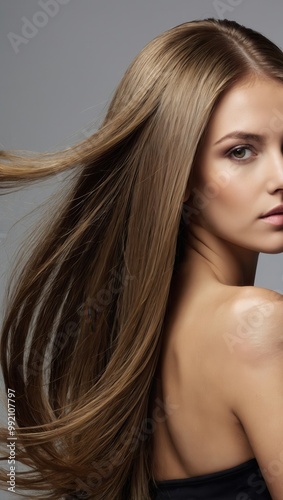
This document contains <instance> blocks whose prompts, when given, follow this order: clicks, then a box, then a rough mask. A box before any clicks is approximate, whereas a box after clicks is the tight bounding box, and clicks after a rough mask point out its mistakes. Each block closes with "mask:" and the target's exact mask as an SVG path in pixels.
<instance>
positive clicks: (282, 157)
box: [267, 146, 283, 193]
mask: <svg viewBox="0 0 283 500" xmlns="http://www.w3.org/2000/svg"><path fill="white" fill-rule="evenodd" d="M267 172H268V174H267V190H268V192H269V193H274V192H275V191H282V193H283V146H282V148H281V150H280V151H276V152H274V153H273V154H272V155H271V156H270V157H269V160H268V167H267Z"/></svg>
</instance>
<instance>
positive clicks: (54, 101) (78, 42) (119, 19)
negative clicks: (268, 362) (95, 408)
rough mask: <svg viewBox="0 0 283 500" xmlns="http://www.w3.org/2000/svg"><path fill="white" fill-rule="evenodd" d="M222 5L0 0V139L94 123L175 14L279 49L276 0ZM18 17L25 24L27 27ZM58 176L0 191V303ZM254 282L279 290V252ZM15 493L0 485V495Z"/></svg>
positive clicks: (282, 277) (40, 138)
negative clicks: (222, 21) (216, 22)
mask: <svg viewBox="0 0 283 500" xmlns="http://www.w3.org/2000/svg"><path fill="white" fill-rule="evenodd" d="M50 3H53V11H52V15H51V14H49V13H46V12H45V14H44V15H42V12H44V8H43V7H42V6H43V5H45V6H47V5H48V4H50ZM63 3H64V4H63ZM54 4H55V7H56V5H57V8H56V10H58V12H55V10H54ZM222 4H224V10H225V12H224V15H223V16H222V15H221V12H220V11H219V10H218V9H217V5H219V2H217V1H216V2H214V1H213V0H142V1H141V0H139V1H138V0H100V1H99V0H80V1H79V0H69V1H68V0H64V1H63V0H57V1H56V0H6V1H5V0H1V1H0V34H1V44H0V68H1V72H0V81H1V85H0V91H1V99H0V147H1V148H4V149H25V150H31V151H48V150H50V149H53V148H57V147H60V146H62V147H65V146H67V145H71V144H72V143H73V142H75V141H77V140H79V139H81V138H82V137H83V135H84V134H85V133H88V132H87V129H88V130H90V126H91V127H92V130H95V129H96V128H97V126H98V124H99V122H100V120H101V118H102V117H103V115H104V112H105V110H106V106H107V104H108V102H109V100H110V98H111V95H112V93H113V91H114V89H115V87H116V85H117V84H118V82H119V80H120V79H121V77H122V75H123V73H124V71H125V70H126V68H127V66H128V65H129V63H130V62H131V60H132V59H133V58H134V56H135V55H136V54H137V53H138V52H139V51H140V50H141V49H142V47H143V46H144V45H145V44H146V43H147V42H148V41H149V40H150V39H152V38H153V37H154V36H156V35H157V34H159V33H161V32H162V31H164V30H166V29H168V28H170V27H172V26H174V25H177V24H180V23H182V22H185V21H189V20H193V19H203V18H206V17H217V18H219V17H226V18H229V19H235V20H236V21H238V22H240V23H242V24H244V25H246V26H250V27H252V28H254V29H256V30H257V31H260V32H262V33H263V34H264V35H266V36H267V37H269V38H270V39H271V40H273V41H274V42H275V43H277V44H278V45H279V46H280V47H281V48H283V31H282V21H283V2H282V1H281V0H268V1H267V0H242V1H241V0H223V1H222ZM23 18H24V19H23ZM26 20H28V21H29V23H32V25H33V27H30V25H29V29H28V32H26V31H24V26H25V25H26V23H27V21H26ZM39 24H40V25H41V26H39ZM11 33H14V35H11ZM15 35H17V36H22V37H23V40H25V41H26V42H27V43H23V40H21V42H22V43H20V45H19V46H18V49H17V50H16V48H15V47H14V46H13V45H12V42H11V38H12V37H13V36H15ZM23 35H24V36H23ZM28 37H29V38H28ZM62 180H63V176H57V177H56V178H55V179H54V178H53V180H52V181H51V180H49V181H44V183H41V184H39V185H37V186H33V187H32V188H28V189H27V188H26V189H24V190H22V191H20V192H18V193H14V194H9V195H7V194H6V195H4V196H1V197H0V277H1V287H0V305H1V304H2V301H3V291H4V289H5V286H6V283H7V280H8V277H9V272H10V270H11V268H12V263H13V258H14V255H15V251H17V250H18V248H19V245H20V243H21V242H22V241H23V238H25V237H26V235H27V232H28V230H29V228H30V227H31V224H32V223H33V222H34V221H35V220H37V218H38V217H39V215H40V211H37V215H36V213H34V214H32V215H28V214H29V212H31V210H33V209H35V208H36V207H38V206H39V204H40V203H42V202H43V201H45V200H48V199H49V197H50V195H51V194H53V193H55V192H56V190H57V189H59V190H60V189H61V188H62ZM23 216H24V218H23V219H22V217H23ZM20 219H21V220H20ZM12 226H13V227H12ZM255 285H258V286H263V287H265V288H270V289H273V290H276V291H279V292H280V293H283V255H282V254H279V255H265V254H261V255H260V258H259V265H258V270H257V274H256V281H255ZM2 305H3V304H2ZM1 392H2V396H3V398H4V400H5V394H4V391H3V389H2V391H1ZM3 416H4V417H5V409H4V406H3V407H2V418H3ZM14 498H15V497H14V495H13V494H10V493H8V492H7V491H2V492H0V499H8V500H9V499H11V500H12V499H14ZM16 498H19V497H18V496H17V497H16Z"/></svg>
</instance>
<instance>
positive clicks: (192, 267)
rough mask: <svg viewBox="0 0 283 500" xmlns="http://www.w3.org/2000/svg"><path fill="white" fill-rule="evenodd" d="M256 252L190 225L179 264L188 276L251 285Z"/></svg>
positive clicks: (224, 283) (229, 284)
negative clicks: (186, 271) (180, 263)
mask: <svg viewBox="0 0 283 500" xmlns="http://www.w3.org/2000/svg"><path fill="white" fill-rule="evenodd" d="M258 256H259V253H258V252H255V251H254V250H250V249H247V248H242V247H239V246H237V245H235V244H233V243H231V242H228V241H225V240H223V239H222V238H220V237H218V236H215V235H214V234H211V233H209V232H207V231H206V230H205V229H204V228H203V227H201V226H197V225H194V224H191V225H190V231H189V236H188V237H187V247H186V250H185V256H184V259H183V261H182V268H183V269H184V270H186V269H187V270H188V271H190V279H194V278H195V279H197V280H198V281H200V280H201V279H202V277H203V278H204V279H205V280H207V279H209V278H210V279H211V280H215V281H217V282H218V283H221V284H223V285H228V286H253V285H254V280H255V274H256V267H257V261H258Z"/></svg>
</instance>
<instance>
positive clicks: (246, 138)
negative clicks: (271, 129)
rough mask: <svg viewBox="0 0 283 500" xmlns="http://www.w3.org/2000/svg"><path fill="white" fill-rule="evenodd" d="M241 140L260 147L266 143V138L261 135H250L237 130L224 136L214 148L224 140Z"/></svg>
mask: <svg viewBox="0 0 283 500" xmlns="http://www.w3.org/2000/svg"><path fill="white" fill-rule="evenodd" d="M229 138H232V139H242V140H244V141H255V142H257V143H258V144H260V145H263V144H265V143H266V138H265V137H264V136H263V135H259V134H252V133H250V132H242V131H239V130H235V131H234V132H230V134H227V135H225V136H224V137H222V138H221V139H219V141H217V142H215V143H214V146H215V145H216V144H219V143H220V142H222V141H224V140H225V139H229Z"/></svg>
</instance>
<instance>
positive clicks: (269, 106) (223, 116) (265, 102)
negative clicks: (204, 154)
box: [206, 77, 283, 143]
mask: <svg viewBox="0 0 283 500" xmlns="http://www.w3.org/2000/svg"><path fill="white" fill-rule="evenodd" d="M275 116H277V117H278V116H282V120H281V121H282V123H281V133H282V132H283V82H282V83H281V82H280V81H275V80H273V79H271V78H264V77H262V78H259V77H258V78H257V79H252V80H251V79H249V80H243V81H242V82H241V83H238V84H236V85H235V86H234V87H232V88H231V89H229V90H228V91H227V92H226V93H225V94H224V95H223V96H222V98H221V99H220V101H219V102H218V104H217V106H216V108H215V110H214V113H213V115H212V118H211V120H210V123H209V124H208V128H207V134H206V141H208V142H209V143H210V142H213V143H214V142H215V141H217V140H218V139H220V138H221V137H222V136H224V135H226V134H229V132H233V131H234V130H243V131H247V132H254V133H260V130H261V129H263V128H265V129H266V128H267V129H268V127H269V125H270V123H271V122H272V119H273V118H274V117H275ZM269 128H270V127H269Z"/></svg>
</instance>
